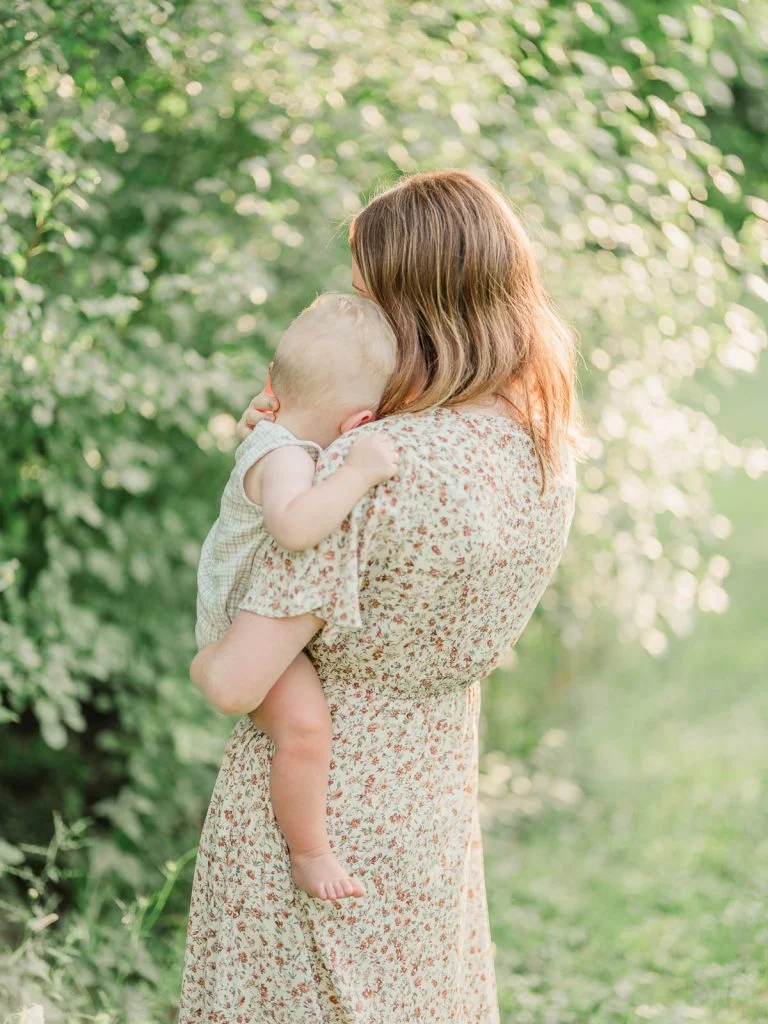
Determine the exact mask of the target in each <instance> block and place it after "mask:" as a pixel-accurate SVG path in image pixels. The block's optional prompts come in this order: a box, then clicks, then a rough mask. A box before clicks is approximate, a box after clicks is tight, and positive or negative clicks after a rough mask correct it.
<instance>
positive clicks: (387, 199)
mask: <svg viewBox="0 0 768 1024" xmlns="http://www.w3.org/2000/svg"><path fill="white" fill-rule="evenodd" d="M349 239H350V245H351V247H352V255H353V256H354V258H355V262H356V263H357V265H358V267H359V269H360V273H361V274H362V277H363V281H364V282H365V286H366V288H367V290H368V292H369V294H370V296H371V298H373V299H374V300H375V301H376V302H377V303H378V304H379V305H380V306H381V308H382V309H383V310H384V312H385V314H386V315H387V317H388V318H389V320H390V322H391V323H392V326H393V328H394V331H395V335H396V336H397V343H398V353H397V364H396V368H395V372H394V374H393V376H392V378H391V380H390V382H389V385H388V387H387V389H386V391H385V392H384V396H383V398H382V403H381V405H380V407H379V415H380V416H385V415H390V414H392V413H395V412H404V411H408V412H417V411H421V410H424V409H430V408H434V407H435V406H440V405H449V406H450V405H458V404H460V403H464V402H472V401H477V400H478V399H483V398H487V397H489V396H495V397H497V398H501V399H503V400H505V401H506V402H507V403H508V404H509V405H510V407H511V410H512V412H513V413H514V415H515V416H516V418H517V419H518V420H519V421H520V422H521V423H522V425H523V426H524V427H525V429H526V430H527V431H528V433H529V434H530V435H531V437H532V439H533V442H534V444H535V446H536V452H537V455H538V459H539V463H540V465H541V469H542V474H543V477H544V478H545V477H546V474H547V472H548V471H551V472H557V471H558V470H559V469H560V468H561V466H562V457H563V452H564V450H565V446H564V442H567V441H569V440H570V439H571V432H572V426H573V423H574V420H575V418H576V398H575V391H574V384H575V381H574V378H575V373H574V363H575V345H574V341H573V336H572V334H571V332H570V330H569V329H568V327H567V326H566V324H565V323H564V322H563V321H562V320H561V319H560V317H559V316H558V314H557V312H556V311H555V309H554V307H553V305H552V303H551V301H550V299H549V297H548V296H547V293H546V291H545V289H544V287H543V284H542V281H541V277H540V274H539V270H538V266H537V263H536V258H535V255H534V252H533V247H532V245H531V242H530V240H529V238H528V236H527V234H526V232H525V229H524V228H523V226H522V224H521V222H520V220H519V219H518V217H517V216H516V215H515V213H514V211H513V210H512V207H511V206H510V205H509V203H508V202H507V201H506V200H505V198H504V197H503V196H502V195H501V193H499V192H497V191H496V189H494V188H493V186H491V185H489V184H488V183H487V182H485V181H483V179H482V178H480V177H478V176H476V175H474V174H470V173H468V172H466V171H458V170H446V171H434V172H431V173H424V174H412V175H408V176H406V177H404V178H402V179H401V180H400V181H399V182H398V183H397V184H396V185H395V186H394V187H393V188H390V189H388V190H387V191H385V192H382V193H380V194H379V195H377V196H375V197H374V198H373V199H371V200H370V201H369V202H368V204H367V205H366V206H365V208H364V209H363V210H362V211H361V212H360V213H359V214H357V216H356V217H355V218H354V220H353V221H352V223H351V226H350V233H349ZM543 485H544V484H543V480H542V486H543Z"/></svg>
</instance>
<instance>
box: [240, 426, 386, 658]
mask: <svg viewBox="0 0 768 1024" xmlns="http://www.w3.org/2000/svg"><path fill="white" fill-rule="evenodd" d="M383 422H384V421H381V422H380V423H375V424H371V425H370V426H367V427H362V428H359V429H358V430H356V431H354V436H352V435H351V434H345V435H344V436H342V437H340V438H339V439H338V440H337V441H335V442H334V443H333V444H332V445H331V446H330V447H329V448H326V449H325V451H324V452H323V453H322V454H321V455H320V458H319V459H318V463H317V470H316V473H315V479H316V480H322V479H323V478H324V477H327V476H329V475H330V474H331V473H333V472H334V471H335V470H337V469H338V468H339V467H340V466H341V465H342V464H343V462H344V459H345V457H346V455H347V453H348V451H349V449H350V447H351V445H352V444H353V443H354V441H355V440H357V439H358V438H359V437H360V436H361V435H362V434H363V432H365V433H368V432H371V431H374V430H379V429H382V423H383ZM403 459H404V456H403V455H402V454H401V467H400V470H401V471H400V472H399V473H398V477H397V478H395V479H392V480H388V481H386V482H385V483H383V484H379V485H378V486H377V487H375V488H372V489H371V490H370V491H369V492H368V494H366V495H365V496H364V497H363V498H361V499H360V501H358V503H357V505H355V507H354V508H353V509H352V512H351V513H350V514H349V515H348V516H347V518H346V519H345V520H344V521H343V522H342V523H341V525H340V526H339V527H337V529H336V530H334V531H333V533H332V534H330V536H328V537H326V538H325V539H324V540H323V541H321V542H320V543H319V544H317V545H316V546H315V547H313V548H308V549H307V550H305V551H286V550H285V549H284V548H281V547H280V546H279V545H278V544H277V543H275V541H273V540H271V539H270V542H269V543H268V544H267V545H265V547H264V549H263V554H260V555H258V556H257V560H256V562H255V563H254V565H253V568H252V572H251V579H250V584H249V587H248V589H247V591H246V593H245V594H244V596H243V599H242V601H241V602H240V608H241V609H242V610H244V611H249V612H254V613H256V614H258V615H264V616H267V617H268V618H284V617H288V616H292V615H302V614H304V613H306V612H310V613H312V614H313V615H316V616H317V617H318V618H321V619H323V620H324V621H325V626H324V627H323V629H322V636H323V638H324V639H325V640H327V641H332V640H333V639H334V637H336V636H338V634H339V631H341V630H355V629H360V628H362V626H363V625H364V622H363V617H362V613H363V612H364V605H363V604H361V579H362V577H363V575H364V573H365V572H366V571H370V569H371V567H375V566H376V565H377V564H386V562H387V560H388V559H389V558H390V557H391V556H392V554H393V552H394V551H395V550H397V547H398V544H399V542H400V534H401V511H402V504H403V474H402V470H403V468H404V467H403Z"/></svg>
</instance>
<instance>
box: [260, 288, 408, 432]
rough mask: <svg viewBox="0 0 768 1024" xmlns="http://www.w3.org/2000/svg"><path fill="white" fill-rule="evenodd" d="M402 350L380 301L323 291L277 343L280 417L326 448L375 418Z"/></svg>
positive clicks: (274, 374) (275, 371)
mask: <svg viewBox="0 0 768 1024" xmlns="http://www.w3.org/2000/svg"><path fill="white" fill-rule="evenodd" d="M395 353H396V344H395V335H394V332H393V331H392V328H391V327H390V325H389V321H388V320H387V318H386V317H385V316H384V314H383V313H382V311H381V309H380V308H379V306H377V305H376V303H375V302H372V301H371V300H370V299H364V298H362V297H361V296H359V295H342V294H339V293H337V292H326V293H324V294H323V295H320V296H318V298H316V299H315V301H314V302H313V303H312V305H311V306H308V307H307V309H305V310H304V311H303V312H302V313H300V314H299V315H298V316H297V317H296V319H295V320H294V321H293V323H292V324H291V325H290V326H289V327H288V329H287V330H286V331H285V333H284V334H283V336H282V337H281V339H280V342H279V344H278V346H277V352H276V353H275V360H274V364H273V366H272V376H271V380H272V390H273V392H274V394H275V397H276V398H277V399H278V401H279V402H280V411H279V413H278V420H279V422H280V423H282V424H283V425H284V426H286V427H287V428H288V429H289V430H291V431H292V433H294V434H296V436H297V437H303V438H306V439H308V440H311V441H316V442H317V443H318V444H320V445H322V446H323V447H325V446H326V445H328V444H330V443H331V441H333V440H335V438H337V437H338V436H339V435H340V434H343V433H345V432H346V431H347V430H351V429H353V428H354V427H359V426H360V425H361V424H363V423H368V422H370V421H371V420H373V419H375V418H376V412H377V410H378V407H379V403H380V401H381V396H382V395H383V393H384V388H385V386H386V384H387V381H388V380H389V378H390V377H391V375H392V373H393V371H394V368H395Z"/></svg>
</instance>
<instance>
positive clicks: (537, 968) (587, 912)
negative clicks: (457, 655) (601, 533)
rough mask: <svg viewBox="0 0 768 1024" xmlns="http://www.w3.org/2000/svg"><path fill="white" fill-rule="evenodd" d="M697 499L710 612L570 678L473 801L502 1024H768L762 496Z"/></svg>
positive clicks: (756, 394)
mask: <svg viewBox="0 0 768 1024" xmlns="http://www.w3.org/2000/svg"><path fill="white" fill-rule="evenodd" d="M767 378H768V374H766V372H765V367H764V368H763V371H762V372H761V373H760V374H759V375H757V376H756V378H755V379H754V380H749V381H744V382H742V383H740V384H739V387H738V391H737V392H734V393H733V394H732V395H731V396H726V398H725V400H724V402H723V412H722V416H721V421H722V425H723V427H724V428H725V429H726V431H727V432H729V434H730V436H732V437H733V438H734V439H736V440H741V439H742V438H747V437H755V436H757V435H758V434H759V424H760V416H761V415H763V414H761V404H762V402H763V399H762V394H764V393H765V388H766V380H767ZM716 500H717V505H718V509H719V511H721V512H722V513H723V514H725V515H726V516H728V518H729V519H731V520H732V522H733V524H734V530H733V534H732V536H731V537H730V538H729V540H728V541H727V542H725V544H724V545H723V550H724V553H725V554H726V556H727V557H728V558H729V559H730V561H731V564H732V570H731V574H730V577H729V579H728V581H727V584H726V585H727V589H728V591H729V594H730V598H731V603H730V608H729V610H728V612H727V613H726V614H725V615H723V616H713V615H702V616H701V617H700V618H699V621H698V624H697V627H696V629H695V631H694V633H693V634H692V635H691V636H689V637H688V638H686V639H685V640H681V641H676V642H674V643H673V644H672V645H671V647H670V650H669V651H668V653H667V655H666V656H665V657H664V658H663V659H660V660H654V659H652V658H650V657H649V656H646V655H644V654H642V653H638V652H637V651H634V650H617V651H615V652H613V654H612V656H611V657H609V658H607V659H606V660H605V662H604V664H603V667H602V668H601V669H599V670H598V671H597V672H596V673H593V674H592V677H591V678H576V679H575V680H574V681H573V682H572V683H571V684H570V687H569V688H568V689H567V691H566V693H565V695H564V696H561V697H560V699H559V700H558V701H557V702H554V703H553V702H551V701H550V702H549V704H548V706H547V708H546V710H545V713H546V716H547V724H548V725H549V727H550V728H553V729H557V730H560V732H554V733H550V737H549V738H550V740H554V741H559V742H555V743H554V745H553V744H552V743H550V744H549V745H547V744H544V745H543V746H542V747H541V748H540V749H539V750H538V751H536V752H535V753H534V754H533V755H532V763H528V762H526V763H525V764H522V763H514V764H513V774H514V775H517V776H519V777H520V779H522V780H523V781H522V782H520V780H519V779H518V786H517V788H518V789H519V790H520V792H519V794H518V795H517V796H516V797H515V796H513V798H512V799H511V800H510V798H508V797H507V798H499V799H497V800H495V801H494V800H493V799H490V800H489V801H488V803H489V807H490V809H491V811H492V814H490V815H489V818H488V824H487V826H486V828H485V835H486V840H485V848H486V874H487V884H488V892H489V901H490V910H491V923H492V930H493V936H494V941H495V944H496V947H497V975H498V981H499V987H500V1000H501V1006H502V1021H503V1022H504V1024H528V1022H530V1024H570V1022H578V1024H582V1022H592V1024H609V1022H610V1024H614V1022H623V1021H627V1022H629V1021H633V1022H640V1021H644V1020H652V1021H656V1022H661V1024H673V1022H678V1021H679V1022H687V1021H705V1022H713V1024H714V1022H716V1024H742V1022H761V1024H765V1022H768V954H767V953H766V950H768V911H767V910H766V907H768V810H767V808H768V803H767V802H766V787H767V786H768V771H767V770H766V768H767V766H768V756H767V751H768V687H767V686H766V685H765V684H766V682H767V680H766V678H765V677H766V665H768V630H767V629H766V613H765V607H766V605H765V597H766V580H767V579H768V539H767V535H768V529H767V528H766V525H765V524H766V518H767V517H766V509H767V508H768V478H766V477H763V478H762V479H761V480H758V481H753V480H749V479H748V478H747V477H746V476H744V475H743V474H741V475H738V474H734V475H733V476H731V477H730V478H729V479H727V480H724V481H722V482H721V483H720V484H718V486H717V491H716ZM522 660H523V663H524V662H525V651H523V659H522ZM522 667H523V669H524V668H525V665H524V664H523V666H522ZM518 675H519V673H515V674H514V675H513V676H512V678H511V680H510V679H509V678H507V680H506V682H505V685H506V686H510V685H512V686H514V685H515V679H516V678H517V676H518ZM494 685H495V684H491V690H492V689H493V686H494ZM491 699H492V700H493V699H496V698H495V696H494V695H493V693H492V694H491ZM495 735H496V737H498V731H497V732H496V734H495ZM497 745H498V744H497ZM558 779H561V780H562V779H565V780H566V783H570V788H568V786H567V785H566V788H565V790H562V786H563V784H562V782H561V783H560V784H559V786H560V789H558V783H557V781H556V780H558ZM525 780H530V781H525ZM526 787H530V789H529V791H528V792H526ZM574 787H577V788H574ZM504 788H506V789H508V786H507V787H504ZM560 790H562V791H563V792H564V793H565V796H566V797H570V801H571V802H568V801H567V800H564V799H560V798H559V797H558V792H560ZM537 794H538V795H539V797H540V802H539V803H536V802H533V803H531V802H530V800H531V797H534V798H535V797H536V796H537ZM526 801H528V802H527V803H526Z"/></svg>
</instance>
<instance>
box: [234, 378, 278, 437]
mask: <svg viewBox="0 0 768 1024" xmlns="http://www.w3.org/2000/svg"><path fill="white" fill-rule="evenodd" d="M279 408H280V403H279V402H278V400H277V399H276V398H274V397H273V396H272V395H270V394H268V392H267V391H266V390H264V391H262V392H261V394H260V395H256V397H255V398H253V399H251V404H250V405H249V406H248V408H247V409H246V410H245V412H244V413H243V415H242V416H241V417H240V422H239V423H238V424H237V434H238V437H240V438H243V437H248V435H249V434H250V432H251V431H252V430H253V428H254V427H255V426H256V424H257V423H260V422H261V421H262V420H270V422H272V423H274V421H275V413H276V412H277V410H278V409H279Z"/></svg>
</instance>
